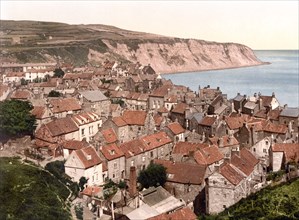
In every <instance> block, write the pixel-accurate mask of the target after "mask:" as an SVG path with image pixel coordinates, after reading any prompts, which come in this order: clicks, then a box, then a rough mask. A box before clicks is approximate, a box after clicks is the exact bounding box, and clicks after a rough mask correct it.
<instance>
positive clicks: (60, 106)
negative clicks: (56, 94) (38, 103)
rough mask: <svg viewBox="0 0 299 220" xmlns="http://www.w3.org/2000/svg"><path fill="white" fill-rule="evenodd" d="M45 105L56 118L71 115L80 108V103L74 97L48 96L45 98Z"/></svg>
mask: <svg viewBox="0 0 299 220" xmlns="http://www.w3.org/2000/svg"><path fill="white" fill-rule="evenodd" d="M46 106H47V107H48V108H49V109H50V110H51V112H52V113H53V116H54V117H57V118H63V117H66V116H67V115H73V114H76V113H79V112H80V111H81V110H82V108H81V105H80V103H79V102H78V101H77V100H76V99H75V98H51V99H50V98H49V99H47V100H46Z"/></svg>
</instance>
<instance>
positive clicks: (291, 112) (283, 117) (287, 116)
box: [279, 106, 299, 133]
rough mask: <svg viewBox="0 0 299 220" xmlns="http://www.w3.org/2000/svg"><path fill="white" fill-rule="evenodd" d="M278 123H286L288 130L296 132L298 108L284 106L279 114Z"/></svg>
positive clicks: (298, 124) (298, 117) (298, 119)
mask: <svg viewBox="0 0 299 220" xmlns="http://www.w3.org/2000/svg"><path fill="white" fill-rule="evenodd" d="M279 123H280V124H284V125H287V126H288V127H289V130H290V132H296V133H298V127H299V108H298V107H297V108H291V107H287V106H286V107H285V108H284V109H283V110H282V112H281V113H280V115H279Z"/></svg>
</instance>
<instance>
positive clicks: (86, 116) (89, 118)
mask: <svg viewBox="0 0 299 220" xmlns="http://www.w3.org/2000/svg"><path fill="white" fill-rule="evenodd" d="M71 118H72V119H73V120H74V122H75V123H76V124H77V125H84V124H89V123H91V122H96V121H99V120H100V119H101V118H100V116H99V115H98V114H96V113H94V112H81V113H79V114H76V115H72V116H71Z"/></svg>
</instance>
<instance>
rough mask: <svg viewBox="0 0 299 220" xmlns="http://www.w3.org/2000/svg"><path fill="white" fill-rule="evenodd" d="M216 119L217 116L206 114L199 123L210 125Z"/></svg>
mask: <svg viewBox="0 0 299 220" xmlns="http://www.w3.org/2000/svg"><path fill="white" fill-rule="evenodd" d="M216 120H217V117H213V116H212V117H211V116H206V117H204V118H203V119H202V120H201V122H199V124H200V125H204V126H212V125H213V124H214V123H215V121H216Z"/></svg>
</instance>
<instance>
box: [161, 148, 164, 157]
mask: <svg viewBox="0 0 299 220" xmlns="http://www.w3.org/2000/svg"><path fill="white" fill-rule="evenodd" d="M161 155H162V156H163V155H164V148H161Z"/></svg>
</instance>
